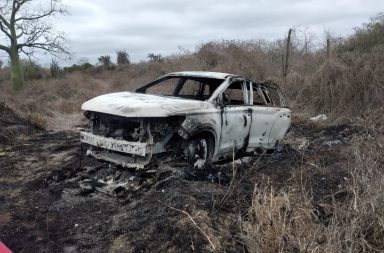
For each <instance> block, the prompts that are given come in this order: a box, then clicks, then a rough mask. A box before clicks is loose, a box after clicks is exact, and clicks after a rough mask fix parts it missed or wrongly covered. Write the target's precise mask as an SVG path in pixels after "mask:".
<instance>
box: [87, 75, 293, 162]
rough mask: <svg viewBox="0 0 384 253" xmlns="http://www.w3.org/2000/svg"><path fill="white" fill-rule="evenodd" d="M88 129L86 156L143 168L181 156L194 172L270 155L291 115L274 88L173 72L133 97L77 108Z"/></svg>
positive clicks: (235, 78)
mask: <svg viewBox="0 0 384 253" xmlns="http://www.w3.org/2000/svg"><path fill="white" fill-rule="evenodd" d="M82 110H84V111H85V112H84V115H85V116H86V117H87V118H88V119H89V120H90V121H91V131H90V132H81V141H82V142H83V143H86V144H90V145H91V148H90V149H89V150H88V151H87V153H88V154H89V155H92V156H94V157H96V158H97V159H102V160H106V161H110V162H113V163H116V164H119V165H122V166H123V167H132V168H144V167H145V166H146V165H147V164H148V163H150V161H151V160H152V158H153V156H156V155H158V156H160V155H161V154H166V155H167V156H168V155H169V156H172V157H183V158H185V159H187V160H188V161H189V163H190V164H193V165H194V166H195V167H198V168H201V167H204V166H205V165H207V164H209V163H211V162H215V161H219V160H223V159H228V158H231V157H232V156H233V155H234V154H235V155H236V156H238V157H239V156H242V155H246V154H253V153H255V152H264V151H266V150H273V149H274V148H275V146H276V143H277V142H278V141H280V140H281V139H282V138H283V137H284V135H285V134H286V133H287V132H288V130H289V128H290V124H291V111H290V109H288V108H287V107H286V104H285V101H284V98H283V96H282V94H281V91H280V89H279V88H278V86H277V85H276V84H274V83H272V82H265V83H257V82H253V81H251V80H248V79H246V78H244V77H240V76H236V75H232V74H226V73H217V72H198V71H190V72H177V73H170V74H168V75H165V76H163V77H161V78H159V79H157V80H155V81H153V82H150V83H148V84H146V85H143V86H141V87H139V88H137V89H136V90H135V91H133V92H118V93H111V94H106V95H102V96H98V97H96V98H93V99H91V100H88V101H86V102H85V103H84V104H83V105H82Z"/></svg>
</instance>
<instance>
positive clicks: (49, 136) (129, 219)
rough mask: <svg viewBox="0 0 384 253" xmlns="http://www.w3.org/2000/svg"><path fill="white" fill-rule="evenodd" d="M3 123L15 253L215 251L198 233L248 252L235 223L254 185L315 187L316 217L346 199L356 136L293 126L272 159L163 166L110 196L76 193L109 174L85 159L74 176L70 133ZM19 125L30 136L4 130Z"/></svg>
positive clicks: (0, 154) (0, 216) (76, 154)
mask: <svg viewBox="0 0 384 253" xmlns="http://www.w3.org/2000/svg"><path fill="white" fill-rule="evenodd" d="M4 115H5V116H4ZM0 125H1V126H2V129H3V132H0V138H3V139H2V140H3V141H2V142H1V144H0V240H1V241H3V242H4V243H5V244H6V245H8V246H9V248H11V249H12V250H13V251H14V252H193V251H195V252H211V251H212V250H213V249H212V246H211V244H210V243H209V241H208V240H207V237H206V236H205V235H204V234H203V233H202V231H204V232H205V233H206V235H208V237H209V238H211V240H213V241H212V243H213V244H214V245H220V247H221V249H225V250H226V251H227V252H240V251H244V246H243V244H242V241H241V238H240V237H239V236H238V235H239V234H240V231H239V225H238V223H237V221H238V217H239V216H242V217H244V218H245V219H246V214H247V210H248V208H249V206H250V204H251V198H252V194H253V191H254V186H255V184H258V185H263V184H265V182H266V181H268V182H269V183H270V184H271V185H273V186H274V188H284V187H297V188H298V189H300V188H301V187H305V188H306V189H311V191H312V194H313V206H314V209H316V208H318V206H317V203H320V202H327V201H329V200H330V197H332V198H334V199H341V200H342V199H343V198H347V197H348V196H346V195H345V194H344V193H343V191H342V189H343V187H344V184H345V181H346V180H347V179H348V173H347V172H346V171H345V166H343V165H344V164H345V163H346V162H347V161H348V155H347V154H344V153H343V147H344V146H345V145H348V141H349V140H350V138H352V136H353V135H354V134H356V133H358V132H361V130H358V129H356V128H354V127H351V126H346V125H344V126H337V127H328V128H322V127H318V126H317V127H315V126H314V125H311V124H307V123H295V124H294V125H293V128H292V131H291V133H290V136H288V138H287V140H288V143H289V144H287V145H285V148H284V149H283V150H282V151H280V152H276V153H275V154H273V155H269V156H263V157H261V158H260V157H253V158H243V159H242V160H237V161H236V163H235V166H233V164H232V163H227V164H221V165H216V166H214V168H213V169H212V170H211V171H208V172H198V173H196V172H193V171H191V170H190V169H189V168H185V167H184V168H170V167H167V166H166V165H161V166H160V168H161V169H160V171H159V172H157V173H154V174H137V173H135V172H133V171H128V172H127V173H128V174H129V176H132V177H134V178H135V180H134V186H135V187H133V188H132V190H131V191H127V192H125V194H123V196H121V197H112V196H110V195H107V194H104V193H101V192H98V191H89V192H84V191H81V189H80V187H79V181H80V180H83V179H84V173H85V171H86V169H87V168H89V167H95V166H99V168H100V171H107V172H108V170H111V169H113V168H109V167H108V165H103V164H101V163H99V162H96V161H94V160H92V159H90V158H84V160H83V162H82V168H79V158H80V143H79V136H78V133H77V132H76V131H64V132H45V131H43V130H38V129H35V128H33V127H31V126H28V125H27V124H26V122H24V121H22V120H19V119H18V118H17V117H15V116H14V115H12V113H11V112H9V111H7V113H3V114H2V116H1V118H0ZM15 125H19V126H20V127H19V129H29V130H28V131H21V133H22V134H17V133H18V132H17V131H15V132H12V133H13V134H11V135H10V134H9V133H11V131H8V130H9V129H8V128H11V127H15ZM7 129H8V130H7ZM31 129H32V130H31ZM19 133H20V131H19ZM5 140H6V141H5ZM308 157H310V161H309V159H308ZM311 164H313V167H311V166H312V165H311ZM315 164H317V165H315ZM233 167H236V168H237V173H236V174H235V178H234V179H233V181H232V182H231V179H232V173H233V171H232V170H233ZM304 167H306V168H307V169H306V173H305V174H304V175H302V176H301V177H299V176H298V175H299V174H300V168H304ZM308 167H310V168H309V169H308ZM109 172H110V171H109ZM107 174H108V173H107ZM107 174H106V175H107ZM317 211H318V212H317V213H319V215H322V213H321V210H317ZM188 214H189V215H191V217H192V218H193V221H194V222H196V224H197V226H198V227H197V226H196V225H195V224H193V222H192V220H191V219H190V217H189V216H188ZM322 218H323V219H326V218H327V217H326V216H324V217H322Z"/></svg>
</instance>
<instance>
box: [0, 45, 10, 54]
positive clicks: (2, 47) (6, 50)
mask: <svg viewBox="0 0 384 253" xmlns="http://www.w3.org/2000/svg"><path fill="white" fill-rule="evenodd" d="M0 50H3V51H5V52H7V53H10V49H9V47H6V46H4V45H0Z"/></svg>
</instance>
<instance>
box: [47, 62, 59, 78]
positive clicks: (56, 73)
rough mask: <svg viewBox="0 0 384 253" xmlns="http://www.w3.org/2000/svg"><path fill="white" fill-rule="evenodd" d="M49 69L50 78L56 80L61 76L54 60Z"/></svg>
mask: <svg viewBox="0 0 384 253" xmlns="http://www.w3.org/2000/svg"><path fill="white" fill-rule="evenodd" d="M49 69H50V70H51V76H52V77H53V78H58V77H60V76H61V75H62V69H61V68H60V66H59V64H58V63H57V61H55V60H52V62H51V65H50V68H49Z"/></svg>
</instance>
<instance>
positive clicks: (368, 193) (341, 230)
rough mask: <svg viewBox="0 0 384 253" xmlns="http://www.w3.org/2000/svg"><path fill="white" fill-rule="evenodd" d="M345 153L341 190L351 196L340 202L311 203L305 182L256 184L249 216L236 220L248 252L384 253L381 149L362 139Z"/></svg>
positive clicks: (368, 140) (311, 198) (383, 193)
mask: <svg viewBox="0 0 384 253" xmlns="http://www.w3.org/2000/svg"><path fill="white" fill-rule="evenodd" d="M348 149H349V150H348V152H349V153H350V155H351V158H352V159H351V160H350V161H349V163H348V164H347V166H348V171H349V173H350V176H349V177H348V179H346V180H347V182H346V184H345V187H343V188H342V189H341V190H342V191H345V193H347V196H350V197H347V198H345V199H344V200H342V201H340V200H336V199H334V198H333V199H332V200H331V201H327V202H323V203H316V204H314V202H315V201H314V197H313V196H312V195H311V194H310V190H311V189H309V187H307V186H305V185H304V184H303V185H301V187H297V185H296V187H293V188H290V187H287V188H284V189H280V190H275V189H274V186H273V185H271V184H270V183H268V180H265V181H266V183H265V184H264V185H255V188H254V194H253V197H252V204H251V206H250V208H249V211H248V215H247V216H246V218H244V219H241V220H240V221H239V223H240V225H241V228H242V231H241V238H242V239H243V241H244V244H245V245H246V248H247V250H248V251H249V252H382V251H384V247H383V245H384V172H383V171H382V167H383V164H384V159H383V157H382V156H381V154H382V152H383V147H380V146H379V145H377V144H376V143H375V142H373V140H372V138H371V137H369V136H366V137H357V138H356V139H354V140H353V142H352V145H351V146H350V147H349V148H348ZM378 150H380V151H381V152H378Z"/></svg>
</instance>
